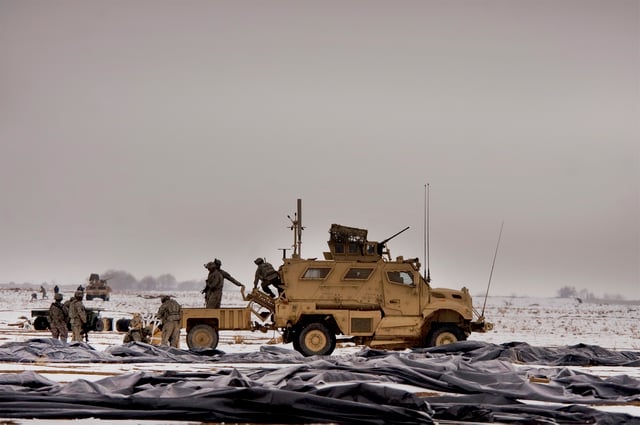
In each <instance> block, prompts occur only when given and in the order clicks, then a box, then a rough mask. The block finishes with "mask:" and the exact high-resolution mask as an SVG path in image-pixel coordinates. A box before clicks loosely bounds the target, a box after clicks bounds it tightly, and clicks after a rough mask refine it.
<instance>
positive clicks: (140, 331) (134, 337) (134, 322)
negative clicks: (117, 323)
mask: <svg viewBox="0 0 640 425" xmlns="http://www.w3.org/2000/svg"><path fill="white" fill-rule="evenodd" d="M149 333H150V332H149V329H147V328H145V326H144V321H143V320H142V315H141V314H140V313H133V317H132V318H131V322H129V331H128V332H127V333H126V334H125V336H124V340H123V342H125V343H127V342H133V341H135V342H144V343H146V344H148V343H149Z"/></svg>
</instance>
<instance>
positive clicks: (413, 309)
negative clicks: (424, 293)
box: [382, 264, 420, 316]
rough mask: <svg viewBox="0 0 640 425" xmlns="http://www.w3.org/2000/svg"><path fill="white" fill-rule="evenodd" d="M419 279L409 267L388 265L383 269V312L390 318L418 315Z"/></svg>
mask: <svg viewBox="0 0 640 425" xmlns="http://www.w3.org/2000/svg"><path fill="white" fill-rule="evenodd" d="M419 282H420V277H419V276H418V275H417V272H416V271H415V270H413V269H412V268H411V267H398V265H397V264H389V265H387V266H386V267H384V269H383V275H382V287H383V288H384V289H383V293H384V301H383V306H384V312H385V314H387V315H391V316H417V315H419V314H420V293H419V291H418V284H419Z"/></svg>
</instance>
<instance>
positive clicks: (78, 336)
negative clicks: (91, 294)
mask: <svg viewBox="0 0 640 425" xmlns="http://www.w3.org/2000/svg"><path fill="white" fill-rule="evenodd" d="M83 297H84V293H83V292H82V291H76V292H75V294H74V296H73V298H72V299H71V303H69V320H70V321H71V333H72V337H71V341H82V330H83V327H84V326H85V324H86V323H87V312H86V311H85V309H84V304H82V298H83Z"/></svg>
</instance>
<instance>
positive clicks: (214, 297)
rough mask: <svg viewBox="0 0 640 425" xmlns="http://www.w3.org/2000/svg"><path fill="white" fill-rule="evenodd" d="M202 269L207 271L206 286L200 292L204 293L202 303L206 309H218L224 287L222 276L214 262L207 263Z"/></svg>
mask: <svg viewBox="0 0 640 425" xmlns="http://www.w3.org/2000/svg"><path fill="white" fill-rule="evenodd" d="M204 267H205V268H206V269H207V270H209V275H208V276H207V280H206V286H205V287H204V289H203V290H202V292H203V293H204V302H205V307H206V308H220V302H221V301H222V287H223V285H224V276H223V275H222V273H221V272H220V269H218V266H217V265H216V263H215V262H213V261H209V262H208V263H207V264H205V265H204Z"/></svg>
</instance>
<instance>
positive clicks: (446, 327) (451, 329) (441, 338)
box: [427, 324, 467, 347]
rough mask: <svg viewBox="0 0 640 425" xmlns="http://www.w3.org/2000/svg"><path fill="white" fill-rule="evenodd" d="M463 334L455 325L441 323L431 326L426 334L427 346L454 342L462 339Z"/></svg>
mask: <svg viewBox="0 0 640 425" xmlns="http://www.w3.org/2000/svg"><path fill="white" fill-rule="evenodd" d="M466 339H467V337H466V336H465V334H464V332H463V331H462V329H460V328H459V327H457V326H456V325H451V324H443V325H438V326H437V327H435V328H433V329H432V330H431V332H429V335H428V336H427V346H428V347H437V346H439V345H445V344H453V343H454V342H458V341H464V340H466Z"/></svg>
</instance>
